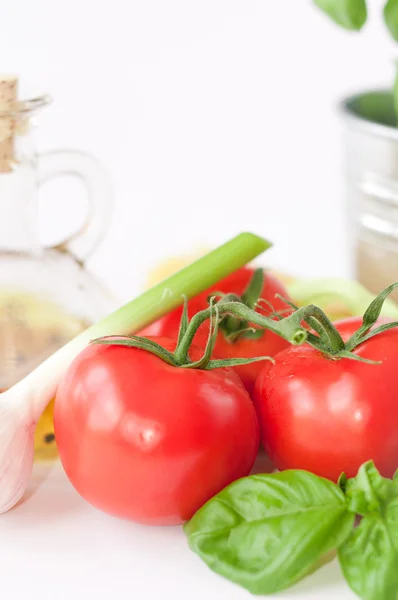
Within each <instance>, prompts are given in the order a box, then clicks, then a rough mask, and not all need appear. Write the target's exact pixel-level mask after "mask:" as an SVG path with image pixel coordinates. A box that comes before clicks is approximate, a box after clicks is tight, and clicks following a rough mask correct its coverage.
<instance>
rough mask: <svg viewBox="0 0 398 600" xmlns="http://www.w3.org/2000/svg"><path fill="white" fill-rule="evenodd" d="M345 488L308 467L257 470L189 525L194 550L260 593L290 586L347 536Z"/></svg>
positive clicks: (212, 565)
mask: <svg viewBox="0 0 398 600" xmlns="http://www.w3.org/2000/svg"><path fill="white" fill-rule="evenodd" d="M354 518H355V516H354V515H353V514H350V513H349V512H348V511H347V506H346V500H345V497H344V494H343V492H342V491H341V490H340V488H339V487H338V486H337V485H335V484H334V483H332V482H331V481H328V480H326V479H322V478H320V477H317V476H316V475H313V474H312V473H307V472H305V471H283V472H282V473H275V474H271V475H268V474H267V475H252V476H250V477H245V478H243V479H240V480H238V481H236V482H235V483H233V484H231V485H230V486H228V487H227V488H225V489H224V490H223V491H222V492H220V493H219V494H218V495H217V496H215V497H214V498H212V499H211V500H209V502H207V503H206V504H205V505H204V506H203V507H202V508H201V509H200V510H199V511H198V512H197V513H196V514H195V515H194V517H193V518H192V519H191V521H189V522H188V523H187V524H186V525H185V528H184V530H185V533H186V535H187V537H188V543H189V546H190V548H191V549H192V550H193V551H194V552H196V553H197V554H198V555H199V556H200V557H201V558H202V559H203V560H204V562H205V563H206V564H207V565H208V566H209V567H210V568H211V569H212V570H213V571H215V572H216V573H219V574H220V575H223V576H224V577H226V578H227V579H230V580H231V581H234V582H235V583H238V584H240V585H241V586H242V587H244V588H246V589H248V590H249V591H250V592H252V593H254V594H270V593H273V592H277V591H279V590H282V589H283V588H286V587H288V586H290V585H292V584H293V583H295V582H296V581H298V580H299V579H301V578H302V577H304V576H305V575H306V574H308V573H309V572H310V571H311V572H312V571H313V570H315V569H316V568H317V567H318V566H320V563H321V562H322V559H323V558H324V557H325V555H327V554H328V553H330V551H331V550H333V549H335V548H337V547H338V546H340V545H341V544H342V543H343V542H344V540H345V539H346V538H347V537H348V536H349V534H350V531H351V529H352V526H353V523H354Z"/></svg>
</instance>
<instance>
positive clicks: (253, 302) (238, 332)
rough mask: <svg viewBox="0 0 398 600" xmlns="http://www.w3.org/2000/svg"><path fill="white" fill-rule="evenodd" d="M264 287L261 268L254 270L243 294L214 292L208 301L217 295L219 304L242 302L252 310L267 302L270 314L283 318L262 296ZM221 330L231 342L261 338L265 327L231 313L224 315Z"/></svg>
mask: <svg viewBox="0 0 398 600" xmlns="http://www.w3.org/2000/svg"><path fill="white" fill-rule="evenodd" d="M263 288H264V269H262V268H259V269H256V270H255V271H254V273H253V276H252V278H251V279H250V281H249V283H248V285H247V287H246V289H245V290H244V292H243V294H242V295H241V296H239V295H237V294H233V293H227V294H226V293H224V292H214V293H213V294H212V296H209V298H208V301H210V299H211V298H212V297H214V296H215V297H216V298H219V300H218V304H219V305H220V304H224V303H228V302H240V303H241V304H244V305H245V306H247V307H248V308H250V309H252V310H255V309H256V308H258V307H260V306H261V304H266V305H267V309H268V311H271V312H270V315H269V316H270V317H272V318H274V319H277V320H279V319H281V318H282V315H281V314H280V313H277V312H275V311H274V310H273V307H272V305H271V303H269V302H268V301H266V300H264V299H262V298H261V297H260V296H261V292H262V290H263ZM219 330H220V331H221V333H222V334H223V336H224V338H225V339H226V340H227V342H229V343H230V344H233V343H235V342H237V341H238V340H239V339H241V338H249V339H260V338H261V337H262V336H263V335H264V329H259V328H256V327H253V325H252V324H251V323H250V321H248V320H247V319H241V318H238V317H236V316H234V315H231V314H224V315H222V317H221V318H220V323H219Z"/></svg>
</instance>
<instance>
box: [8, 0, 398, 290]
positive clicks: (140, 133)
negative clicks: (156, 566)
mask: <svg viewBox="0 0 398 600" xmlns="http://www.w3.org/2000/svg"><path fill="white" fill-rule="evenodd" d="M368 4H370V8H371V18H370V20H369V23H368V25H367V26H366V28H365V30H364V31H363V32H361V33H360V34H356V33H348V32H345V31H342V30H340V29H339V28H337V27H336V26H334V24H333V23H331V22H329V21H328V19H327V18H325V17H324V15H323V14H322V13H320V12H319V11H318V10H317V9H316V8H315V7H314V6H313V5H312V3H311V2H310V1H309V0H279V1H278V2H275V1H271V0H200V1H197V0H195V1H193V0H167V1H165V0H129V1H128V2H127V1H126V0H112V2H97V1H94V0H84V1H82V0H68V2H61V0H35V1H34V2H32V1H30V0H12V2H11V1H10V2H4V0H3V2H2V3H1V9H0V56H1V58H2V61H1V63H0V64H1V68H3V70H6V71H16V72H17V73H19V74H20V76H21V79H22V83H27V84H28V86H32V85H33V87H34V88H35V89H36V87H39V88H40V89H44V90H47V91H49V92H50V93H51V94H52V95H53V97H54V104H53V105H52V107H51V108H49V109H47V110H46V112H45V113H43V114H42V117H41V120H40V124H41V129H40V131H39V146H40V148H41V149H43V150H44V149H49V148H54V147H75V148H79V149H82V150H85V151H88V152H91V153H93V154H95V155H96V156H97V157H98V158H99V159H100V160H101V161H102V162H103V163H104V164H105V165H106V167H107V169H108V170H109V173H110V176H111V177H112V180H113V184H114V191H115V215H114V219H113V221H112V224H111V229H110V232H109V235H108V237H107V239H106V241H105V242H104V244H103V245H102V246H101V248H100V249H99V250H98V252H97V253H96V255H95V256H94V257H93V258H92V259H91V261H90V267H91V268H92V269H93V270H94V271H95V272H96V273H98V274H100V275H101V276H102V277H103V278H104V279H105V280H106V281H107V282H108V283H109V285H110V286H111V287H112V289H113V290H114V291H115V292H116V293H117V294H118V295H119V297H120V298H121V299H123V300H126V299H128V298H129V297H131V295H132V294H133V293H135V292H136V291H137V289H139V287H140V286H141V285H143V283H144V282H145V277H146V274H147V270H148V268H149V267H150V266H154V265H156V264H157V262H158V261H159V260H160V259H161V258H163V257H167V256H169V255H173V254H175V253H180V252H182V253H185V252H188V253H189V252H191V251H192V249H195V248H202V247H206V246H209V245H213V244H215V243H220V242H222V241H224V240H225V239H226V238H228V237H230V236H232V235H234V234H235V233H237V232H238V231H240V230H242V229H249V230H254V231H256V232H258V233H260V234H262V235H264V236H266V237H269V238H270V239H272V241H273V242H274V243H275V245H276V246H275V248H274V250H272V252H270V253H269V256H268V258H267V262H269V263H270V264H272V265H276V266H279V267H282V268H284V269H285V270H288V271H293V272H297V273H299V274H305V275H319V274H344V273H345V272H346V269H347V256H346V253H345V251H344V247H343V246H342V241H341V239H342V238H341V230H342V226H343V224H344V218H343V216H344V212H343V195H342V188H341V165H340V156H341V127H340V123H339V120H338V118H337V116H336V111H335V105H336V102H337V101H338V100H339V99H340V98H341V97H342V96H344V95H347V94H348V93H351V92H352V91H356V90H358V89H361V88H363V87H369V86H370V87H373V86H379V85H390V84H391V82H392V80H393V76H394V65H393V60H394V58H395V48H394V43H393V42H390V40H389V38H388V35H387V33H386V30H385V28H384V25H383V23H382V19H381V16H380V14H379V13H380V12H381V3H380V2H378V1H376V0H371V1H370V2H369V3H368ZM43 197H44V199H45V201H44V200H43V202H42V213H41V224H42V235H43V238H45V239H46V240H52V239H59V238H60V237H62V234H63V232H64V230H65V227H66V226H68V227H70V228H72V227H73V225H74V223H78V221H79V218H80V217H81V211H82V208H83V205H84V203H83V202H82V198H83V195H82V192H81V190H79V188H78V187H77V185H76V184H75V183H73V182H72V183H69V182H67V181H65V180H64V179H63V180H62V181H60V182H59V184H56V183H53V184H52V185H51V186H48V189H47V190H46V193H45V194H43ZM66 203H69V205H70V208H68V210H66ZM72 208H73V210H72Z"/></svg>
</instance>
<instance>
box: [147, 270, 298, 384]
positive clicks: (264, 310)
mask: <svg viewBox="0 0 398 600" xmlns="http://www.w3.org/2000/svg"><path fill="white" fill-rule="evenodd" d="M254 271H255V269H253V268H250V267H243V268H242V269H238V270H237V271H235V273H232V275H229V276H228V277H226V278H225V279H223V280H222V281H219V282H218V283H217V284H215V285H214V286H213V287H211V288H209V289H208V290H206V291H205V292H203V293H202V294H199V295H198V296H195V298H192V299H191V300H190V301H189V303H188V316H189V317H190V318H191V317H193V315H195V314H196V313H197V312H199V311H200V310H204V309H205V308H208V306H209V304H208V302H207V299H208V297H209V295H211V293H212V292H224V293H234V294H237V295H239V296H240V295H242V293H243V292H244V290H245V289H246V287H247V285H248V283H249V281H250V279H251V278H252V277H253V274H254ZM276 294H280V295H281V296H283V297H284V298H288V293H287V290H286V289H285V287H284V285H283V284H282V283H281V282H280V281H279V280H278V279H276V278H275V277H273V275H270V274H269V273H267V272H266V271H265V272H264V286H263V289H262V292H261V298H263V299H264V300H266V301H268V302H269V303H270V304H271V305H272V309H273V310H274V311H284V314H286V310H287V305H286V304H285V303H284V302H282V300H280V299H278V298H276V297H275V295H276ZM272 309H271V307H269V306H267V305H262V306H261V308H259V309H257V311H258V312H259V313H261V314H263V315H265V316H269V315H270V313H271V312H273V310H272ZM181 315H182V307H180V308H177V309H175V310H173V311H172V312H170V313H169V314H167V315H165V316H164V317H162V318H161V319H159V320H158V321H155V323H152V325H149V326H148V327H146V328H145V329H143V330H142V331H141V332H140V334H139V335H144V336H148V335H149V336H152V335H156V336H158V335H160V336H166V337H171V338H175V339H176V338H177V335H178V329H179V325H180V320H181ZM208 332H209V322H208V321H206V322H205V323H204V324H203V325H202V326H201V327H200V329H199V331H198V333H197V334H196V336H195V342H194V343H195V345H196V346H198V347H200V348H204V347H205V346H206V342H207V337H208ZM288 346H289V342H287V341H286V340H284V339H283V338H281V337H279V336H277V335H276V334H274V333H271V332H270V331H265V332H264V334H263V336H262V337H261V338H259V339H257V340H254V339H248V338H244V337H239V338H238V339H237V340H236V341H235V342H233V343H231V342H229V341H228V340H227V339H226V338H225V336H224V334H223V332H222V331H220V332H219V334H218V337H217V341H216V345H215V348H214V353H213V355H214V357H217V358H251V357H254V356H274V354H276V353H277V352H279V351H280V350H283V349H284V348H287V347H288ZM262 366H263V363H262V362H258V363H252V364H248V365H241V366H238V367H234V370H235V371H236V372H237V373H238V375H239V376H240V378H241V379H242V382H243V385H244V386H245V387H246V389H247V391H248V392H249V394H251V393H252V391H253V388H254V383H255V380H256V377H257V375H258V373H259V372H260V370H261V368H262Z"/></svg>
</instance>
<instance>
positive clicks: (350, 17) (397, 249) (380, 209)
mask: <svg viewBox="0 0 398 600" xmlns="http://www.w3.org/2000/svg"><path fill="white" fill-rule="evenodd" d="M314 2H315V4H316V5H317V6H318V7H319V8H320V9H321V10H323V11H324V12H325V13H326V14H327V15H328V16H329V17H330V18H331V19H332V20H333V21H334V22H335V23H337V24H338V25H339V26H341V27H343V28H344V29H347V30H353V31H360V30H361V29H362V27H363V26H364V25H365V23H366V21H367V18H368V12H367V5H366V0H314ZM382 10H383V17H384V22H385V25H386V32H387V33H388V34H389V35H391V36H392V37H393V39H394V40H396V41H398V0H387V2H386V3H385V4H384V6H383V8H382ZM397 73H398V71H397ZM339 111H340V115H341V116H342V120H343V124H344V153H345V163H344V164H345V178H346V193H347V206H348V211H349V238H350V242H352V246H353V248H352V256H353V257H354V265H353V270H354V274H355V276H356V278H357V279H358V280H359V281H360V282H361V283H362V284H363V285H365V286H366V287H367V288H368V289H369V290H371V291H373V292H379V291H380V290H381V289H383V288H384V287H386V286H387V285H388V283H389V282H391V281H394V280H395V279H397V278H398V76H397V77H396V80H395V84H394V85H393V86H391V88H390V89H380V90H367V91H363V92H361V93H358V94H355V95H353V96H350V97H348V98H345V99H344V100H343V101H342V102H341V103H340V106H339ZM397 299H398V293H397V292H396V293H395V300H397Z"/></svg>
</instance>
